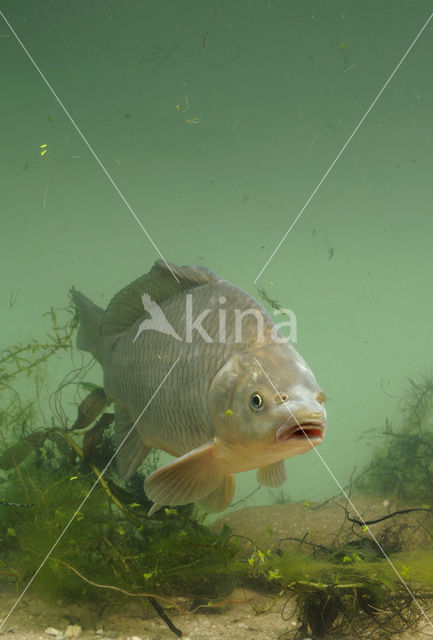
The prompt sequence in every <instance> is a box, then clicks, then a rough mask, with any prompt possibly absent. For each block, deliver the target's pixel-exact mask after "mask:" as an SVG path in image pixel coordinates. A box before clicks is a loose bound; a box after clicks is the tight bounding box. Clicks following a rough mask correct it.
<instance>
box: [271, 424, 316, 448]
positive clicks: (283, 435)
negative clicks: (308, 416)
mask: <svg viewBox="0 0 433 640" xmlns="http://www.w3.org/2000/svg"><path fill="white" fill-rule="evenodd" d="M325 433H326V424H325V423H324V422H321V421H320V420H306V421H305V422H297V423H296V424H293V421H292V422H291V423H290V422H286V423H284V424H282V425H281V427H279V429H277V432H276V434H275V438H276V440H277V442H287V441H288V440H291V441H296V440H298V441H299V440H307V442H310V443H311V444H313V445H314V446H316V445H317V444H320V443H321V442H322V440H323V438H324V437H325Z"/></svg>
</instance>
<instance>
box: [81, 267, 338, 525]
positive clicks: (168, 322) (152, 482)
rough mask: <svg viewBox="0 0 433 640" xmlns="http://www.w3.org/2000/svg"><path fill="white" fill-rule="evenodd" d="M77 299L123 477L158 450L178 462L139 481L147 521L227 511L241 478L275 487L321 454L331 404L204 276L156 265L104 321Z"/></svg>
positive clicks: (274, 339) (264, 330)
mask: <svg viewBox="0 0 433 640" xmlns="http://www.w3.org/2000/svg"><path fill="white" fill-rule="evenodd" d="M71 296H72V298H73V301H74V303H75V307H76V312H77V317H78V321H79V327H78V332H77V346H78V348H79V349H82V350H84V351H88V352H90V353H91V354H92V355H93V357H94V358H95V359H96V360H97V361H98V362H99V363H100V364H101V366H102V370H103V386H104V391H105V394H106V396H107V403H109V404H111V403H114V408H115V421H114V428H115V437H116V443H117V446H118V447H119V449H118V451H117V454H116V462H117V468H118V471H119V474H120V476H121V477H123V478H129V477H130V476H131V475H132V474H133V473H135V471H136V470H137V469H138V467H139V466H140V464H141V463H142V462H143V460H144V459H145V458H146V456H147V454H148V453H149V451H150V450H151V449H152V448H157V449H160V450H162V451H165V452H167V453H168V454H170V455H172V456H174V458H175V459H174V460H173V461H171V462H169V463H167V464H164V465H162V466H161V467H159V468H158V469H156V470H154V471H153V472H152V473H150V474H149V475H148V476H147V478H146V479H145V481H144V487H143V488H144V492H145V493H146V495H147V497H148V498H149V499H150V500H151V501H152V502H153V506H152V508H151V509H150V511H149V515H151V514H152V513H154V512H155V511H156V510H157V509H159V508H161V507H162V506H164V505H168V506H169V507H174V506H177V505H182V504H188V503H191V502H195V503H197V504H198V505H199V506H200V507H201V508H203V509H204V510H205V511H207V512H220V511H224V510H225V509H226V508H227V507H228V506H229V505H230V504H231V502H232V500H233V495H234V490H235V475H234V474H236V473H239V472H243V471H248V470H251V469H257V480H258V483H259V484H260V485H262V486H265V487H278V486H280V485H282V484H283V483H284V482H285V481H286V479H287V474H286V470H285V466H284V460H285V459H287V458H290V457H292V456H295V455H298V454H302V453H305V452H307V451H309V450H310V449H312V448H313V447H316V446H317V445H319V444H321V443H322V441H323V439H324V437H325V433H326V430H327V421H326V409H325V406H324V404H325V401H326V395H325V393H324V392H323V391H322V389H321V388H320V387H319V384H318V383H317V381H316V378H315V376H314V374H313V372H312V370H311V369H310V367H309V366H308V365H307V363H306V362H305V360H304V359H303V358H302V357H301V355H300V354H299V353H298V352H297V351H296V349H295V348H294V346H293V345H292V344H291V343H290V342H289V340H288V339H287V338H286V337H285V336H284V334H283V332H282V331H281V327H280V326H278V325H276V324H275V322H274V320H273V318H271V316H270V315H268V313H267V311H266V310H265V309H264V308H263V307H262V306H261V305H260V303H259V302H257V300H255V299H254V298H253V297H252V296H251V295H249V294H248V293H247V292H245V291H244V290H242V289H240V288H239V287H237V286H235V285H234V284H231V283H230V282H228V281H227V280H225V279H224V278H222V277H221V276H218V275H216V274H215V273H213V272H212V271H210V270H209V269H207V268H206V267H203V266H183V267H180V266H177V265H175V264H173V263H167V262H165V261H162V260H159V261H157V262H155V264H154V265H153V267H152V268H151V270H150V271H149V272H148V273H146V274H144V275H142V276H141V277H139V278H137V279H136V280H134V281H133V282H132V283H131V284H129V285H127V286H126V287H124V288H123V289H121V290H120V291H119V292H118V293H117V294H116V295H115V296H114V297H113V298H112V300H111V302H110V303H109V304H108V306H107V308H106V309H105V310H103V309H102V308H100V307H98V306H97V305H96V304H94V303H93V302H92V301H91V300H90V299H89V298H87V297H86V296H85V295H84V294H82V293H81V292H79V291H78V290H76V289H74V288H73V289H71ZM168 373H169V375H167V374H168ZM165 376H166V379H165V380H164V378H165ZM162 381H164V383H163V384H161V383H162ZM144 409H145V410H144Z"/></svg>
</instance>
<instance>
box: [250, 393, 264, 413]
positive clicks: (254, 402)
mask: <svg viewBox="0 0 433 640" xmlns="http://www.w3.org/2000/svg"><path fill="white" fill-rule="evenodd" d="M263 405H264V400H263V398H262V396H261V395H260V393H252V394H251V395H250V407H251V409H254V411H260V409H263Z"/></svg>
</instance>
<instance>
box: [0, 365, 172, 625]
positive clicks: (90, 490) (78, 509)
mask: <svg viewBox="0 0 433 640" xmlns="http://www.w3.org/2000/svg"><path fill="white" fill-rule="evenodd" d="M178 362H179V358H177V359H176V361H175V362H174V364H173V365H172V366H171V367H170V369H169V371H168V373H166V375H165V376H164V378H163V380H162V382H160V383H159V385H158V387H157V389H156V390H155V391H154V393H153V394H152V397H151V398H150V400H149V401H148V402H147V404H146V406H145V407H144V409H143V411H142V412H141V413H140V415H139V416H138V418H137V420H136V421H135V422H134V424H133V425H132V427H131V428H130V430H129V431H128V433H127V434H126V436H125V437H124V438H123V440H122V442H121V443H120V444H119V446H118V447H117V449H116V451H115V452H114V454H113V455H112V456H111V458H110V460H109V461H108V462H107V464H106V465H105V467H104V469H103V470H102V471H101V473H100V475H99V478H102V476H103V475H104V473H105V472H106V471H107V469H108V467H109V466H110V464H111V463H112V462H113V460H114V458H115V457H116V454H117V452H118V451H119V449H120V448H121V447H122V445H123V443H124V442H125V441H126V440H127V439H128V438H129V436H130V434H131V433H132V431H133V430H134V429H135V426H136V424H137V423H138V422H139V421H140V419H141V417H142V416H143V414H144V412H145V411H146V410H147V408H148V407H149V405H150V403H151V402H152V400H153V399H154V397H155V396H156V394H157V393H158V391H159V390H160V389H161V387H162V385H163V384H164V382H165V381H166V380H167V378H168V376H169V375H170V373H171V372H172V371H173V369H174V367H175V366H176V365H177V363H178ZM99 478H97V479H96V480H95V482H94V483H93V485H92V487H91V488H90V489H89V491H88V493H87V495H86V496H85V498H84V499H83V500H82V502H81V503H80V505H79V507H77V509H76V511H75V513H74V515H73V516H72V517H71V518H70V520H69V522H68V523H67V524H66V526H65V528H64V529H63V531H62V532H61V534H60V535H59V537H58V538H57V540H56V541H55V542H54V544H53V545H52V547H51V549H50V550H49V551H48V553H47V555H46V556H45V558H44V559H43V560H42V562H41V564H40V565H39V567H38V568H37V569H36V571H35V573H34V574H33V576H32V578H31V579H30V580H29V582H28V583H27V585H26V586H25V588H24V590H23V591H22V593H21V594H20V596H19V597H18V598H17V600H16V601H15V603H14V604H13V606H12V608H11V609H10V611H9V613H8V614H7V615H6V618H4V620H3V621H2V622H1V624H0V631H1V630H2V629H3V627H4V625H5V623H6V621H7V620H8V618H9V616H10V615H11V614H12V612H13V611H14V610H15V608H16V607H17V605H18V604H19V602H20V601H21V598H22V597H23V596H24V594H25V593H26V591H27V589H28V588H29V587H30V585H31V584H32V582H33V580H34V579H35V578H36V576H37V575H38V573H39V571H40V570H41V569H42V567H43V566H44V564H45V563H46V561H47V560H48V558H49V557H50V555H51V554H52V552H53V551H54V549H55V548H56V547H57V545H58V544H59V542H60V540H61V539H62V538H63V536H64V534H65V533H66V531H67V530H68V529H69V527H70V525H71V523H72V522H73V520H74V518H75V517H76V515H77V514H78V512H79V511H80V510H81V508H82V506H83V505H84V503H85V502H86V501H87V499H88V497H89V496H90V494H91V493H92V491H93V489H94V488H95V487H96V486H97V485H98V484H99Z"/></svg>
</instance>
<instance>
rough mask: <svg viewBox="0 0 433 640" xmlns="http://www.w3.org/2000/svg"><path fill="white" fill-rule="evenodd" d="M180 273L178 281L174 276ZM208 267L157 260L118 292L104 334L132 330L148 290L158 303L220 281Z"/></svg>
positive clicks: (106, 317)
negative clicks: (144, 294) (178, 264)
mask: <svg viewBox="0 0 433 640" xmlns="http://www.w3.org/2000/svg"><path fill="white" fill-rule="evenodd" d="M173 274H174V275H175V276H176V278H177V280H178V281H176V279H175V278H174V276H173ZM218 279H219V278H218V276H216V275H215V274H214V273H212V271H209V269H206V267H178V266H177V265H175V264H172V263H165V262H163V261H162V260H158V261H157V262H155V264H154V265H153V267H152V268H151V270H150V271H149V273H145V274H144V275H143V276H141V277H140V278H137V280H134V282H131V284H128V285H127V286H126V287H124V288H123V289H121V290H120V291H119V293H116V295H115V296H114V298H113V299H112V300H111V302H110V303H109V305H108V307H107V308H106V310H105V312H104V316H103V318H102V323H101V329H100V331H101V336H102V337H107V336H114V335H119V334H121V333H124V332H125V331H128V329H130V328H131V327H132V326H133V324H134V323H135V322H136V321H137V320H138V318H142V317H143V316H144V315H145V314H146V312H145V310H144V307H143V302H142V299H141V296H142V295H143V293H147V294H148V295H149V296H150V298H151V299H152V300H153V301H155V302H157V303H158V304H159V303H160V302H162V301H163V300H166V299H167V298H170V297H171V296H173V295H175V294H176V293H179V291H186V290H188V289H192V288H194V287H199V286H201V285H204V284H207V283H209V282H216V281H217V280H218Z"/></svg>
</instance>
